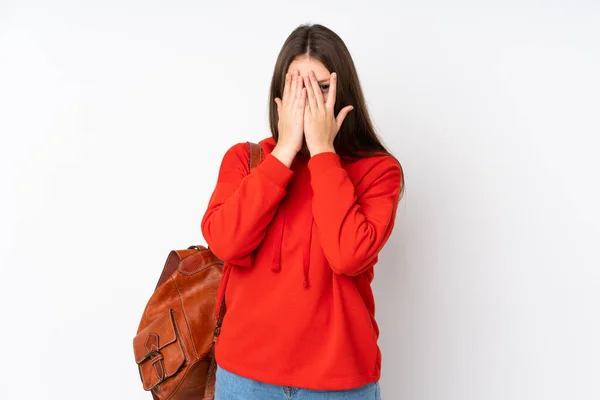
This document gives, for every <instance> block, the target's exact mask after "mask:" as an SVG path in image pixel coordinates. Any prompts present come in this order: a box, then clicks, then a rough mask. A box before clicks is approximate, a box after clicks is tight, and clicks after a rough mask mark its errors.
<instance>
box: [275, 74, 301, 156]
mask: <svg viewBox="0 0 600 400" xmlns="http://www.w3.org/2000/svg"><path fill="white" fill-rule="evenodd" d="M282 97H283V100H282V99H280V98H279V97H277V98H276V99H275V103H277V114H278V117H279V120H278V122H277V130H278V131H279V137H278V139H277V145H276V146H275V148H274V149H273V151H272V152H271V154H272V155H273V156H275V157H276V158H278V159H279V161H281V162H282V163H284V164H285V165H286V166H287V167H288V168H289V167H290V165H291V164H292V161H293V160H294V157H296V154H297V153H298V152H299V151H300V149H301V148H302V143H303V140H304V106H305V104H306V88H305V87H304V82H303V79H302V77H301V76H300V73H299V72H298V70H294V71H293V72H292V73H291V74H290V73H289V72H288V73H287V74H286V75H285V86H284V88H283V96H282Z"/></svg>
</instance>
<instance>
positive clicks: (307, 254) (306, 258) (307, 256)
mask: <svg viewBox="0 0 600 400" xmlns="http://www.w3.org/2000/svg"><path fill="white" fill-rule="evenodd" d="M314 220H315V219H314V218H312V217H311V219H310V224H309V225H308V244H307V245H306V247H305V250H304V282H303V284H304V287H308V269H309V268H310V245H311V242H312V227H313V222H314Z"/></svg>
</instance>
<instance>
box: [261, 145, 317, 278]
mask: <svg viewBox="0 0 600 400" xmlns="http://www.w3.org/2000/svg"><path fill="white" fill-rule="evenodd" d="M259 144H260V145H261V147H262V149H263V153H264V154H270V153H271V152H272V151H273V149H274V148H275V146H276V145H277V142H276V141H275V139H273V137H268V138H266V139H263V140H262V141H260V142H259ZM307 162H308V158H305V157H302V156H297V157H296V158H295V159H294V161H293V162H292V165H291V167H290V169H292V170H293V171H296V170H297V169H298V167H299V166H300V165H302V164H306V163H307ZM293 179H294V178H292V180H293ZM290 184H291V182H290ZM284 201H285V198H284V200H282V203H280V205H279V207H278V208H277V212H276V213H275V216H274V218H273V221H272V227H271V229H272V230H273V231H272V232H273V235H274V236H275V239H274V243H276V245H274V246H273V257H272V264H271V270H272V271H273V272H280V271H281V268H282V260H281V249H282V247H283V236H284V231H285V224H286V207H285V204H283V203H284ZM307 223H308V226H307V227H306V229H305V230H304V231H305V232H306V234H305V236H306V241H305V242H304V243H303V245H302V246H303V249H304V251H303V253H304V254H303V260H302V271H301V272H302V285H303V286H304V287H308V286H309V280H308V275H309V270H310V254H311V242H312V228H313V224H314V217H313V216H312V213H311V218H308V219H307Z"/></svg>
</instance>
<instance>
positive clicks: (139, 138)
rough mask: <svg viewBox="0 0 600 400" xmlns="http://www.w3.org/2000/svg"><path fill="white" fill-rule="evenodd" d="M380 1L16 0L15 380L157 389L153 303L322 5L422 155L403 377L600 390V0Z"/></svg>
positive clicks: (5, 50)
mask: <svg viewBox="0 0 600 400" xmlns="http://www.w3.org/2000/svg"><path fill="white" fill-rule="evenodd" d="M366 3H367V2H356V3H355V2H352V1H343V2H342V1H338V2H324V3H322V4H319V3H318V2H316V1H298V2H282V1H278V2H275V1H274V2H266V1H252V2H244V3H242V2H240V3H237V4H235V5H233V6H232V3H228V4H227V5H216V4H215V3H213V2H203V1H199V0H198V1H187V2H181V1H178V2H176V1H172V2H166V1H164V2H158V1H141V0H139V1H133V0H129V1H103V2H99V1H98V2H89V1H88V2H82V1H78V2H77V1H71V2H68V1H64V0H54V1H52V2H45V1H37V2H36V1H18V2H17V1H7V0H2V1H0V132H1V135H2V136H1V145H0V178H1V181H0V182H1V186H0V187H1V190H2V192H1V193H2V196H1V197H0V202H1V203H0V205H1V207H0V210H1V211H0V213H1V214H0V260H1V264H0V284H1V286H0V317H1V321H2V322H1V324H0V344H1V348H0V384H1V386H0V387H1V389H0V398H2V399H10V400H12V399H18V400H20V399H86V400H93V399H106V398H110V399H127V400H129V399H148V398H149V394H148V393H145V392H144V391H143V390H142V389H141V382H140V380H139V376H138V372H137V368H136V365H135V362H134V360H133V350H132V344H131V343H132V338H133V336H134V335H135V333H136V330H137V325H138V323H139V318H140V317H141V312H142V310H143V307H144V305H145V303H146V301H147V299H148V298H149V296H150V295H151V293H152V290H153V288H154V285H155V283H156V281H157V279H158V276H159V273H160V271H161V269H162V266H163V263H164V260H165V258H166V256H167V254H168V251H169V250H171V249H179V248H184V247H187V246H188V245H191V244H197V243H200V244H202V243H204V240H203V239H202V235H201V232H200V227H199V224H200V219H201V217H202V215H203V213H204V210H205V207H206V205H207V202H208V199H209V196H210V194H211V192H212V189H213V185H214V183H215V181H216V176H217V171H218V167H219V163H220V160H221V157H222V155H223V154H224V152H225V151H226V150H227V149H228V148H229V147H230V146H231V145H233V144H234V143H237V142H241V141H246V140H260V139H262V138H264V137H267V136H269V135H270V133H269V131H268V127H267V101H268V89H269V83H270V78H271V74H272V71H273V66H274V63H275V59H276V56H277V54H278V52H279V49H280V47H281V45H282V44H283V41H284V40H285V38H286V37H287V35H288V34H289V33H290V32H291V31H292V30H293V29H294V28H295V27H296V26H297V25H299V24H300V23H304V22H313V23H322V24H324V25H326V26H328V27H330V28H331V29H333V30H334V31H335V32H336V33H338V34H339V35H340V36H341V37H342V38H343V39H344V41H345V42H346V44H347V45H348V47H349V49H350V51H351V53H352V55H353V57H354V60H355V63H356V66H357V69H358V72H359V77H360V79H361V82H362V85H363V89H364V92H365V96H366V99H367V101H368V106H369V110H370V112H371V115H372V118H373V120H374V122H375V125H376V128H377V130H378V132H379V133H380V134H381V136H382V138H383V139H384V141H385V143H386V144H387V145H389V147H390V148H391V150H392V151H393V152H394V153H395V154H396V155H397V156H398V158H399V159H400V160H401V162H402V164H403V167H404V170H405V174H406V196H405V199H404V201H403V202H402V203H401V205H400V209H399V212H398V218H397V225H396V229H395V232H394V234H393V236H392V237H391V239H390V242H389V243H388V245H387V246H386V247H385V249H384V250H383V252H382V255H381V261H380V263H379V264H378V265H377V267H376V279H375V282H374V290H375V293H376V301H377V319H378V321H379V323H380V327H381V340H380V345H381V347H382V350H383V377H382V380H381V385H382V388H383V394H384V398H385V399H386V400H395V399H399V400H404V399H407V400H408V399H410V400H495V399H498V400H513V399H514V400H516V399H519V400H530V399H540V400H542V399H543V400H554V399H568V400H580V399H581V400H583V399H599V398H600V322H599V318H600V310H599V309H600V255H599V242H600V221H599V220H600V218H599V217H600V211H599V209H600V189H599V181H600V179H599V178H598V174H599V173H600V161H599V159H598V150H599V145H600V140H599V139H598V137H599V135H600V122H599V115H600V112H599V111H600V78H599V72H600V23H599V21H600V18H599V17H600V6H599V5H598V3H594V2H593V1H587V2H584V1H562V2H559V1H534V0H527V1H519V2H518V1H497V2H491V1H487V2H475V1H465V0H457V1H453V2H442V1H438V2H434V1H419V2H417V1H412V2H409V1H393V2H392V1H389V2H369V3H370V4H369V5H366ZM49 4H51V6H50V5H49ZM219 4H220V3H219Z"/></svg>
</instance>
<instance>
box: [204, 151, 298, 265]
mask: <svg viewBox="0 0 600 400" xmlns="http://www.w3.org/2000/svg"><path fill="white" fill-rule="evenodd" d="M292 175H293V171H292V170H291V169H289V168H288V167H287V166H286V165H284V164H283V163H282V162H281V161H279V159H277V158H275V157H274V156H273V155H272V154H268V155H266V156H265V158H264V160H263V162H261V163H260V165H258V166H257V167H255V168H254V169H253V170H252V172H250V173H249V171H248V146H247V145H246V143H239V144H236V145H235V146H233V147H231V148H230V149H229V150H228V151H227V153H226V154H225V156H224V157H223V161H222V163H221V167H220V170H219V177H218V179H217V185H216V187H215V189H214V192H213V194H212V196H211V198H210V201H209V204H208V208H207V210H206V212H205V214H204V217H203V218H202V222H201V224H200V226H201V229H202V234H203V236H204V239H205V240H206V242H207V243H208V245H209V247H210V249H211V250H212V251H213V253H214V254H215V255H216V256H217V257H219V258H220V259H221V260H223V261H225V262H228V263H231V264H235V265H239V266H245V267H249V266H250V265H252V258H253V255H252V252H253V251H254V250H255V249H256V248H257V247H258V245H259V244H260V243H261V241H262V240H263V238H264V236H265V232H266V228H267V226H268V225H269V223H270V222H271V220H272V219H273V216H274V215H275V212H276V211H277V206H278V205H279V202H280V201H281V199H283V197H284V196H285V194H286V186H287V184H288V182H289V181H290V179H291V178H292Z"/></svg>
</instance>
